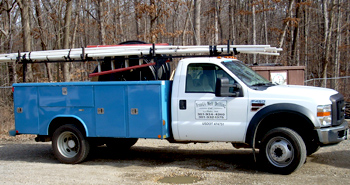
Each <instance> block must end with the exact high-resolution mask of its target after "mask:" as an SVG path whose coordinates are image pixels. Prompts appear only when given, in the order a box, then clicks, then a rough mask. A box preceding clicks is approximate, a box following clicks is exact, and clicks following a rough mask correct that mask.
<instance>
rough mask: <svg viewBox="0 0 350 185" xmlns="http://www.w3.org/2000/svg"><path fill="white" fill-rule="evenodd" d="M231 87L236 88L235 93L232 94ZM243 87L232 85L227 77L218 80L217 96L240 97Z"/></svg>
mask: <svg viewBox="0 0 350 185" xmlns="http://www.w3.org/2000/svg"><path fill="white" fill-rule="evenodd" d="M230 87H232V88H234V92H230ZM240 89H241V86H240V85H239V84H230V81H229V79H228V78H226V77H222V78H217V79H216V87H215V96H218V97H238V96H239V95H240V94H239V91H240Z"/></svg>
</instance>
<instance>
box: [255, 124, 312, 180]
mask: <svg viewBox="0 0 350 185" xmlns="http://www.w3.org/2000/svg"><path fill="white" fill-rule="evenodd" d="M259 155H260V158H261V162H262V165H263V166H262V167H263V168H264V169H266V170H268V171H270V172H272V173H278V174H285V175H286V174H290V173H292V172H294V171H296V170H297V169H299V168H300V167H301V166H302V165H303V164H304V162H305V160H306V147H305V143H304V141H303V139H302V138H301V137H300V135H299V134H298V133H296V132H295V131H293V130H291V129H289V128H284V127H280V128H275V129H272V130H270V131H269V132H268V133H267V134H266V135H265V136H264V137H263V139H262V147H261V149H260V151H259Z"/></svg>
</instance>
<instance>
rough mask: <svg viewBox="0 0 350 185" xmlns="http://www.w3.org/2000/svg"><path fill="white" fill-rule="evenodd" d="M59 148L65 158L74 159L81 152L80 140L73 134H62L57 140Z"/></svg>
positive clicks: (66, 132) (67, 132)
mask: <svg viewBox="0 0 350 185" xmlns="http://www.w3.org/2000/svg"><path fill="white" fill-rule="evenodd" d="M57 148H58V150H59V152H60V153H61V154H62V155H63V156H64V157H66V158H72V157H74V156H76V155H77V154H78V152H79V149H80V143H79V139H78V137H77V136H76V135H75V134H74V133H72V132H69V131H65V132H62V133H61V134H60V136H59V137H58V139H57Z"/></svg>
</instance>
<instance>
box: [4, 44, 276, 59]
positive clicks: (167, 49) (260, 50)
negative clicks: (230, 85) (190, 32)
mask: <svg viewBox="0 0 350 185" xmlns="http://www.w3.org/2000/svg"><path fill="white" fill-rule="evenodd" d="M279 51H282V49H281V48H276V47H271V46H270V45H217V46H210V45H201V46H164V45H154V44H153V45H150V44H145V46H143V45H141V44H138V45H136V46H131V45H127V46H123V45H116V46H110V47H94V48H91V47H87V48H74V49H61V50H46V51H32V52H21V53H9V54H0V62H13V61H17V62H23V60H26V61H27V62H28V63H31V62H50V61H54V62H72V61H74V60H78V61H87V60H88V59H89V60H94V59H102V58H104V57H114V56H130V55H138V56H143V55H152V54H153V55H154V54H155V55H174V54H178V55H181V54H202V55H204V54H210V55H211V56H217V55H220V54H225V53H226V54H238V53H248V54H262V55H277V56H278V55H279V53H278V52H279Z"/></svg>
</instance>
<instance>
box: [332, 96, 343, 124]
mask: <svg viewBox="0 0 350 185" xmlns="http://www.w3.org/2000/svg"><path fill="white" fill-rule="evenodd" d="M330 100H331V101H332V126H338V125H341V124H342V123H343V121H344V118H345V101H344V97H343V95H341V94H340V93H338V94H335V95H333V96H331V97H330Z"/></svg>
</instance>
